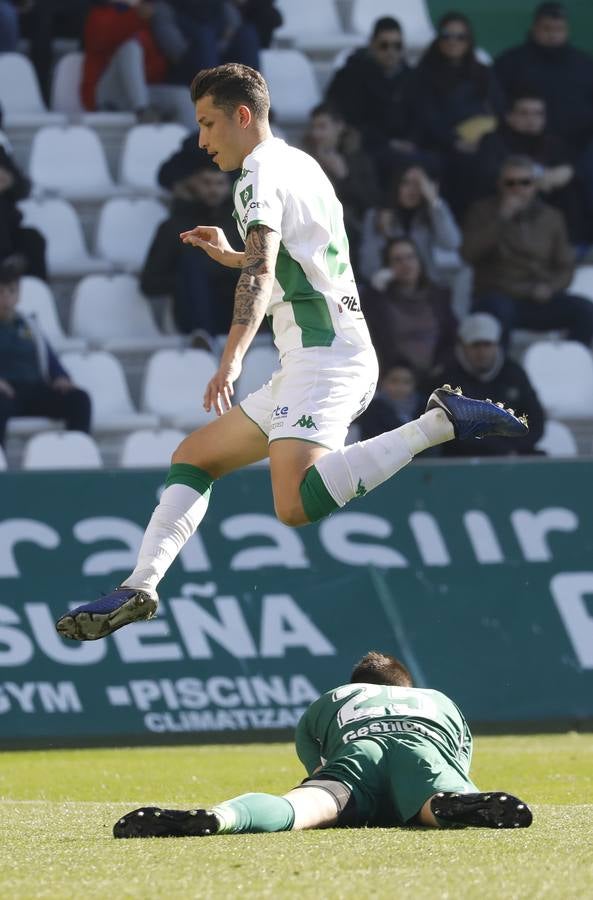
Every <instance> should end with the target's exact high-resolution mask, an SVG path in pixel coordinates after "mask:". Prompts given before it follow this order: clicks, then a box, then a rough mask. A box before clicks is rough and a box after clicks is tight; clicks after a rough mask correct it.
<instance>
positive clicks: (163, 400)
mask: <svg viewBox="0 0 593 900" xmlns="http://www.w3.org/2000/svg"><path fill="white" fill-rule="evenodd" d="M217 368H218V366H217V362H216V359H215V357H214V356H213V355H212V354H211V353H208V352H207V351H206V350H159V351H158V352H157V353H155V354H153V356H152V357H151V358H150V360H149V362H148V365H147V367H146V371H145V373H144V383H143V386H142V403H141V407H142V409H143V410H146V411H147V412H150V413H153V414H155V415H157V416H159V417H160V419H161V420H162V421H163V422H164V423H165V424H166V425H170V426H173V428H181V429H183V430H184V431H190V430H192V429H193V428H195V427H196V426H197V425H201V424H203V423H204V422H209V421H210V420H211V419H213V418H214V417H215V414H214V413H213V412H212V413H207V412H206V411H205V410H204V407H203V406H202V397H203V394H204V389H205V387H206V385H207V384H208V382H209V381H210V379H211V378H212V376H213V375H214V374H215V372H216V370H217Z"/></svg>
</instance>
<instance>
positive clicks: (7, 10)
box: [0, 0, 20, 53]
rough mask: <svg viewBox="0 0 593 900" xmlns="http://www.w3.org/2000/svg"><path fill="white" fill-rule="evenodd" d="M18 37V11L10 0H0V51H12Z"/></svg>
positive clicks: (16, 44)
mask: <svg viewBox="0 0 593 900" xmlns="http://www.w3.org/2000/svg"><path fill="white" fill-rule="evenodd" d="M19 37H20V28H19V12H18V9H17V6H16V4H15V3H13V2H12V0H0V53H14V52H16V50H17V48H18V43H19Z"/></svg>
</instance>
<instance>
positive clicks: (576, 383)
mask: <svg viewBox="0 0 593 900" xmlns="http://www.w3.org/2000/svg"><path fill="white" fill-rule="evenodd" d="M523 366H524V368H525V371H526V372H527V375H528V377H529V380H530V381H531V383H532V384H533V387H534V388H535V390H536V392H537V394H538V396H539V399H540V401H541V403H542V405H543V407H544V409H545V410H546V412H547V414H548V415H549V416H553V417H554V418H556V419H590V418H593V356H592V355H591V351H590V350H588V349H587V348H586V347H585V346H583V344H579V343H577V342H576V341H549V342H548V341H536V343H534V344H531V346H530V347H528V348H527V351H526V353H525V356H524V358H523Z"/></svg>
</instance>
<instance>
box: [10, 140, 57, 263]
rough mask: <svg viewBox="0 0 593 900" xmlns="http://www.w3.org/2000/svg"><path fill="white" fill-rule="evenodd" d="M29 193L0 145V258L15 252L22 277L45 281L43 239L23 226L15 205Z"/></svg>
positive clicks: (18, 171)
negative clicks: (21, 261)
mask: <svg viewBox="0 0 593 900" xmlns="http://www.w3.org/2000/svg"><path fill="white" fill-rule="evenodd" d="M30 190H31V182H30V181H29V179H28V178H25V176H24V175H23V173H22V172H21V171H20V169H19V168H18V166H17V165H16V163H15V162H14V160H13V158H12V157H11V156H10V154H9V153H8V151H7V150H6V148H5V147H2V146H1V145H0V259H4V257H6V256H10V255H12V254H14V253H18V254H20V255H21V256H22V258H23V265H24V272H25V274H27V275H35V276H36V277H37V278H43V279H44V280H45V279H46V278H47V270H46V265H45V238H44V237H43V235H42V234H40V233H39V232H38V231H37V230H36V229H35V228H24V227H23V225H22V220H23V214H22V213H21V211H20V209H19V208H18V205H17V204H18V201H19V200H23V199H24V198H25V197H27V196H28V194H29V192H30Z"/></svg>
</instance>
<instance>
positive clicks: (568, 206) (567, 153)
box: [476, 88, 593, 244]
mask: <svg viewBox="0 0 593 900" xmlns="http://www.w3.org/2000/svg"><path fill="white" fill-rule="evenodd" d="M509 156H528V157H529V158H530V159H532V160H533V161H534V163H536V166H535V171H536V173H537V186H538V190H539V192H540V193H541V194H543V196H544V198H545V199H546V201H547V202H548V203H550V204H551V205H552V206H554V207H556V209H559V210H560V211H561V212H562V213H563V215H564V218H565V220H566V224H567V227H568V233H569V235H570V238H571V241H572V243H573V244H587V243H590V242H591V234H590V233H589V231H588V229H587V223H586V219H585V209H584V206H583V203H582V201H581V188H580V186H579V185H578V184H577V179H576V177H575V166H574V153H573V152H572V151H571V150H570V149H569V147H568V146H567V145H566V144H565V143H564V141H563V140H562V139H561V138H559V137H557V136H556V135H553V134H550V133H549V131H548V130H547V127H546V102H545V100H544V98H543V97H542V96H540V95H539V94H538V93H537V91H533V90H532V89H530V88H524V89H523V90H520V91H518V93H517V94H516V96H515V97H513V99H512V101H511V104H510V106H509V109H508V111H507V112H506V114H505V117H504V120H503V121H502V122H501V123H500V124H499V126H498V128H497V129H496V131H491V132H490V133H489V134H486V135H485V136H484V137H483V138H482V140H481V141H480V145H479V147H478V152H477V156H476V161H477V172H478V179H479V180H478V184H477V185H476V198H477V197H483V196H487V195H489V194H492V193H493V192H494V191H495V190H496V182H497V179H498V173H499V172H500V167H501V165H502V163H503V162H504V160H505V159H506V158H507V157H509ZM592 200H593V198H592Z"/></svg>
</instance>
